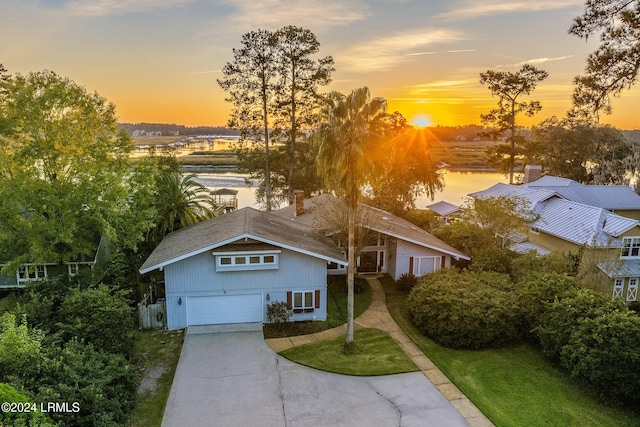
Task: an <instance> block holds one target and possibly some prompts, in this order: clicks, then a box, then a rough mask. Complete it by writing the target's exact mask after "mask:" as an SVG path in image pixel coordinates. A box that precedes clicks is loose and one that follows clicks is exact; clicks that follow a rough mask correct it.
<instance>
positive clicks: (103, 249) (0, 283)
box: [0, 238, 109, 289]
mask: <svg viewBox="0 0 640 427" xmlns="http://www.w3.org/2000/svg"><path fill="white" fill-rule="evenodd" d="M108 257H109V245H108V243H107V240H106V239H105V238H100V240H99V242H98V244H97V245H96V249H95V251H94V253H92V254H90V255H88V256H83V257H79V258H78V259H76V260H73V261H69V262H66V263H64V264H57V263H42V264H34V263H25V264H22V265H20V266H18V269H17V270H16V272H15V274H0V289H1V288H24V287H25V286H26V285H27V283H29V282H33V281H36V280H44V279H46V278H48V277H55V276H59V275H61V274H65V273H66V274H68V275H69V277H73V276H75V275H77V274H78V272H79V271H80V270H82V269H86V268H89V269H94V268H95V267H104V266H105V264H106V260H107V258H108ZM4 265H5V264H2V263H0V267H3V266H4Z"/></svg>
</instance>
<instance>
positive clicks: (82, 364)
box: [37, 339, 138, 427]
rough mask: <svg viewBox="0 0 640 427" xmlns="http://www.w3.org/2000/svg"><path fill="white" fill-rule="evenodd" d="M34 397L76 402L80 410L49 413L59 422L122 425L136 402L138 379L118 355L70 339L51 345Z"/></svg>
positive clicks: (42, 399)
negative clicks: (59, 345) (60, 346)
mask: <svg viewBox="0 0 640 427" xmlns="http://www.w3.org/2000/svg"><path fill="white" fill-rule="evenodd" d="M40 375H41V376H40V378H38V379H37V381H38V384H37V388H38V390H39V393H38V396H37V399H38V400H40V401H43V402H69V403H70V404H71V403H72V402H77V403H78V404H79V407H80V411H79V412H66V413H51V417H52V418H53V419H54V420H55V421H58V422H60V423H62V425H67V426H74V427H84V426H87V427H89V426H118V425H125V424H126V421H127V420H128V418H129V414H130V412H131V410H132V408H133V405H134V402H135V393H136V389H137V387H138V378H137V374H136V371H135V368H134V367H133V366H132V365H131V364H130V363H129V362H128V361H127V360H126V359H125V358H124V357H123V356H122V355H119V354H113V353H108V352H105V351H100V350H98V349H96V348H95V347H94V346H93V345H91V344H89V345H87V344H83V343H81V342H79V341H78V340H75V339H74V340H72V341H70V342H68V343H67V344H65V345H64V347H63V348H61V349H58V348H52V349H50V354H49V355H48V358H47V359H46V363H44V364H43V366H42V370H41V374H40Z"/></svg>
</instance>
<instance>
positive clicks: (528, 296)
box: [516, 272, 578, 335]
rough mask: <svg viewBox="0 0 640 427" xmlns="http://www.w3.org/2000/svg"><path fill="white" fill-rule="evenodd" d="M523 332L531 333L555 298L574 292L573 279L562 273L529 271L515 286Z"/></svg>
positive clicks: (574, 284)
mask: <svg viewBox="0 0 640 427" xmlns="http://www.w3.org/2000/svg"><path fill="white" fill-rule="evenodd" d="M516 289H517V293H518V301H519V305H520V308H519V310H520V314H521V316H522V320H523V327H524V330H523V333H524V334H525V335H528V334H532V330H533V329H534V328H536V327H537V326H539V324H540V316H541V315H542V313H544V311H545V310H546V309H547V306H548V305H549V304H550V303H552V302H553V301H555V300H556V299H562V298H564V297H566V296H569V295H571V294H575V292H576V291H577V289H578V286H577V284H576V282H575V279H574V278H572V277H568V276H566V275H564V274H557V273H542V272H530V273H529V274H528V275H527V276H525V277H524V278H523V279H522V280H520V281H519V282H518V283H517V286H516Z"/></svg>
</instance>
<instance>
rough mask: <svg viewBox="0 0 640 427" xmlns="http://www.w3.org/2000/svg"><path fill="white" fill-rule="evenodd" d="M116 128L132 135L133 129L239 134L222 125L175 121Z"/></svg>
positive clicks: (185, 133)
mask: <svg viewBox="0 0 640 427" xmlns="http://www.w3.org/2000/svg"><path fill="white" fill-rule="evenodd" d="M118 128H119V129H121V130H124V131H126V132H127V133H128V134H129V135H132V134H133V132H134V131H136V130H138V131H141V130H145V131H147V132H161V133H162V135H175V133H176V132H178V133H179V134H180V135H187V136H188V135H240V132H239V131H235V130H233V129H229V128H227V127H224V126H194V127H189V126H184V125H177V124H175V123H171V124H169V123H119V124H118Z"/></svg>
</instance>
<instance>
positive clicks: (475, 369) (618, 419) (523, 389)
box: [380, 276, 640, 427]
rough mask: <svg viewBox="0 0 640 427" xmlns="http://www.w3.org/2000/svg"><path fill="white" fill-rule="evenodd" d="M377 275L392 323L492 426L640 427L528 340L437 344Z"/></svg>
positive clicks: (390, 282) (400, 295)
mask: <svg viewBox="0 0 640 427" xmlns="http://www.w3.org/2000/svg"><path fill="white" fill-rule="evenodd" d="M380 281H381V283H382V286H383V288H384V291H385V295H386V301H387V308H388V309H389V313H390V314H391V316H392V317H393V318H394V319H395V321H396V323H398V325H399V326H400V327H401V328H402V329H403V330H404V331H405V333H406V334H407V335H409V337H410V338H411V339H412V340H413V341H414V342H415V343H416V345H417V346H418V347H419V348H420V349H421V350H422V351H423V352H424V353H425V354H426V355H427V356H428V357H429V358H430V359H431V360H432V361H433V362H434V363H435V364H436V365H437V366H438V368H440V370H442V372H443V373H444V374H445V375H446V376H447V377H449V379H450V380H451V381H452V382H453V383H454V384H455V385H456V386H458V388H460V390H461V391H462V392H463V393H465V394H466V395H467V397H469V399H471V401H472V402H473V403H474V404H475V405H476V406H477V407H478V408H479V409H480V410H481V411H482V412H483V413H484V414H485V415H486V416H487V417H489V419H491V421H493V423H494V424H495V425H496V426H497V427H518V426H523V427H525V426H527V427H528V426H541V425H548V426H562V427H565V426H566V427H568V426H576V427H578V426H580V427H583V426H594V427H596V426H602V427H608V426H630V427H631V426H639V427H640V416H639V415H638V414H634V413H632V412H631V411H629V410H625V409H622V408H618V407H613V406H608V405H605V404H603V403H601V402H600V401H599V400H598V399H596V398H595V397H593V396H592V395H590V394H589V393H588V392H587V391H585V390H584V389H583V388H581V387H580V386H579V385H578V384H577V383H576V382H575V381H573V380H572V379H571V378H568V377H567V375H566V374H565V373H564V372H563V371H561V370H559V369H557V368H556V367H555V366H553V365H552V364H551V363H550V362H549V361H548V360H547V359H546V358H545V357H544V356H543V355H542V354H541V353H540V351H539V350H538V349H537V348H535V347H534V346H531V345H526V344H521V345H517V346H512V347H507V348H502V349H491V350H482V351H470V350H465V351H461V350H451V349H448V348H445V347H443V346H440V345H438V344H437V343H435V342H434V341H432V340H430V339H429V338H427V337H425V336H424V335H422V334H421V333H420V332H419V331H418V330H417V329H416V328H415V327H414V326H413V324H412V323H411V321H410V319H409V315H408V312H407V310H406V308H405V301H406V299H407V296H406V295H405V294H403V293H402V292H400V291H398V290H397V289H396V288H395V284H394V281H393V280H392V279H391V278H390V277H388V276H385V277H384V278H383V279H381V280H380Z"/></svg>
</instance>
